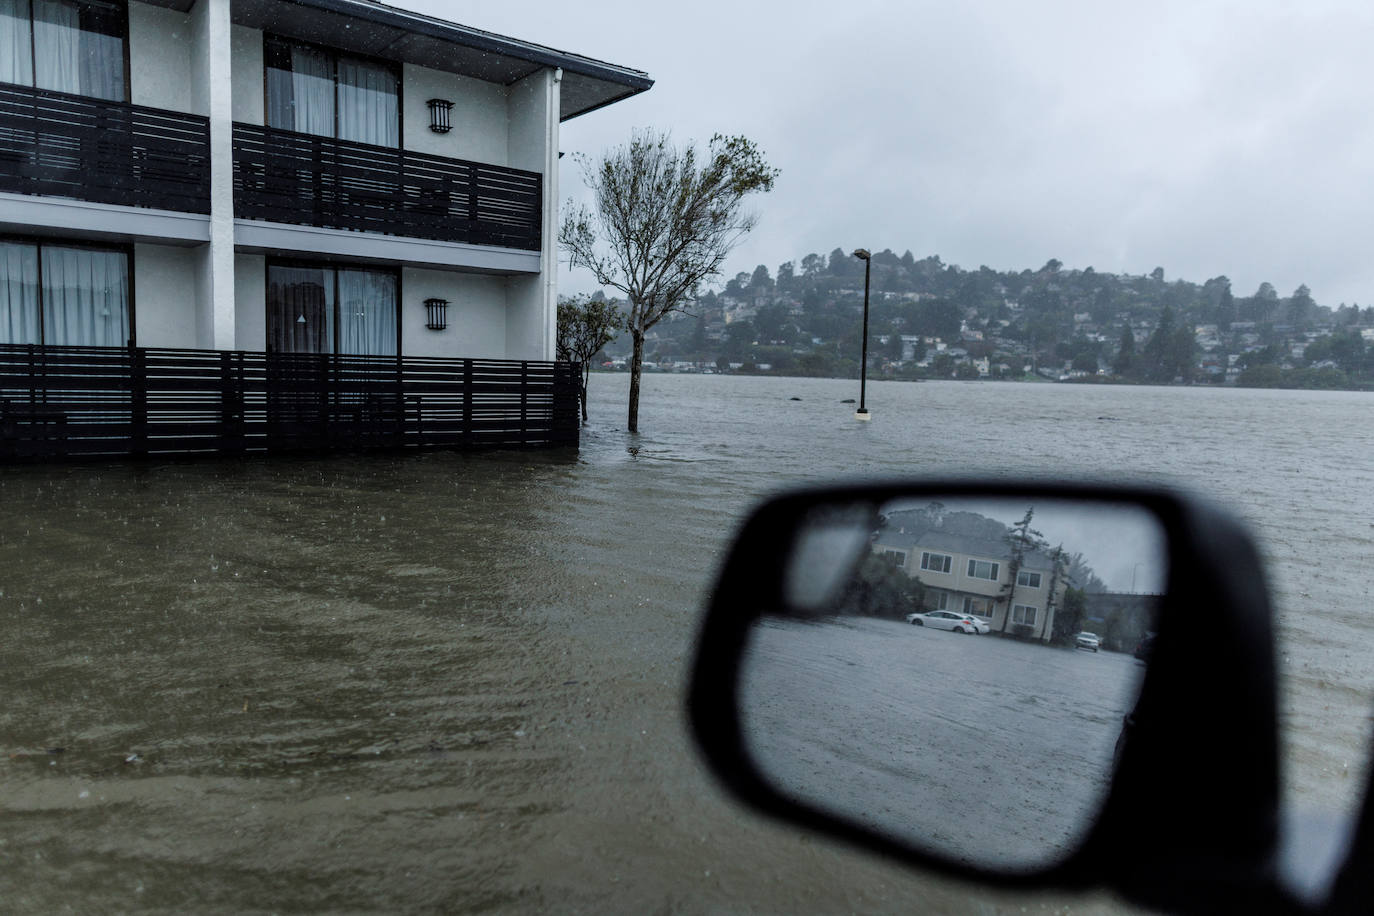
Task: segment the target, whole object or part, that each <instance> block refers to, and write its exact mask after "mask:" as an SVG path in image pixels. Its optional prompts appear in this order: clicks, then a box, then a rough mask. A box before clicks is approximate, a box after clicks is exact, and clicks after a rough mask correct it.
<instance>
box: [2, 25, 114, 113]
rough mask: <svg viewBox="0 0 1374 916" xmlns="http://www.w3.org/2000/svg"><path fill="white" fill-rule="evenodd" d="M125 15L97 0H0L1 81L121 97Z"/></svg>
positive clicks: (77, 93)
mask: <svg viewBox="0 0 1374 916" xmlns="http://www.w3.org/2000/svg"><path fill="white" fill-rule="evenodd" d="M128 31H129V29H128V15H127V12H126V10H125V6H124V4H123V3H112V2H107V0H106V2H101V0H86V2H78V0H0V82H5V83H18V84H19V85H21V86H35V87H37V88H39V89H53V90H56V91H58V92H70V93H74V94H76V95H86V96H92V97H94V98H98V99H110V100H111V101H116V102H124V101H127V100H128V80H127V79H126V78H125V65H126V52H125V44H124V39H125V37H126V36H127V35H128Z"/></svg>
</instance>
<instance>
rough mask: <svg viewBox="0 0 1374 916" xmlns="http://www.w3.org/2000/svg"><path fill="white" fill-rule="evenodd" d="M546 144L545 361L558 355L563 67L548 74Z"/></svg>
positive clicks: (543, 259)
mask: <svg viewBox="0 0 1374 916" xmlns="http://www.w3.org/2000/svg"><path fill="white" fill-rule="evenodd" d="M548 79H549V89H548V92H547V94H546V97H547V101H546V105H547V108H546V110H545V143H544V221H543V222H544V226H543V234H544V238H543V241H544V244H543V246H542V248H543V251H542V252H541V253H540V263H541V268H542V270H543V280H544V290H543V293H544V295H543V309H544V359H553V358H554V357H555V356H556V355H557V337H558V226H559V219H558V156H559V153H558V130H559V125H560V116H561V113H562V91H563V68H561V67H558V68H556V69H554V70H551V71H549V77H548Z"/></svg>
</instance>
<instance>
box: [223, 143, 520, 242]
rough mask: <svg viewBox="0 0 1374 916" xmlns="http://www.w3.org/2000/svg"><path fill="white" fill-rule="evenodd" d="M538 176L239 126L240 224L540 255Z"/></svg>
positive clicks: (236, 211)
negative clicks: (251, 222) (345, 231)
mask: <svg viewBox="0 0 1374 916" xmlns="http://www.w3.org/2000/svg"><path fill="white" fill-rule="evenodd" d="M542 212H543V190H542V183H541V176H540V175H539V174H538V173H537V172H526V171H522V170H520V169H510V168H503V167H501V166H495V165H486V164H483V163H480V162H468V161H465V160H461V159H447V158H445V157H443V156H428V155H424V154H421V153H414V152H410V151H409V150H400V149H392V148H390V147H385V146H372V145H369V144H366V143H353V142H350V141H347V140H335V139H332V138H330V137H317V136H314V135H312V134H302V133H296V132H295V131H290V130H278V129H275V128H270V127H259V126H256V125H252V124H242V123H236V124H235V125H234V216H235V217H237V218H239V219H255V220H267V221H269V222H276V223H291V224H294V225H300V226H318V227H320V228H324V229H352V230H355V231H359V232H379V233H384V234H387V235H399V236H409V237H412V238H422V239H435V240H438V241H444V242H469V243H472V244H476V245H500V246H505V247H508V248H521V249H526V250H535V251H537V250H538V249H539V247H540V223H541V219H542Z"/></svg>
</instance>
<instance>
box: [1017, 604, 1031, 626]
mask: <svg viewBox="0 0 1374 916" xmlns="http://www.w3.org/2000/svg"><path fill="white" fill-rule="evenodd" d="M1035 615H1036V609H1035V608H1033V607H1031V606H1030V605H1029V604H1017V605H1014V606H1013V607H1012V609H1011V622H1012V623H1024V624H1025V625H1026V626H1028V627H1033V626H1035Z"/></svg>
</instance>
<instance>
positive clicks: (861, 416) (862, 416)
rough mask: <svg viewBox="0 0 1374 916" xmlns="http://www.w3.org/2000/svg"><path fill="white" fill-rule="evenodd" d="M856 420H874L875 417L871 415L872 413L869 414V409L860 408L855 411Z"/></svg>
mask: <svg viewBox="0 0 1374 916" xmlns="http://www.w3.org/2000/svg"><path fill="white" fill-rule="evenodd" d="M854 419H856V420H872V419H873V415H872V414H870V413H869V412H868V408H866V407H860V408H859V409H858V410H856V411H854Z"/></svg>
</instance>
